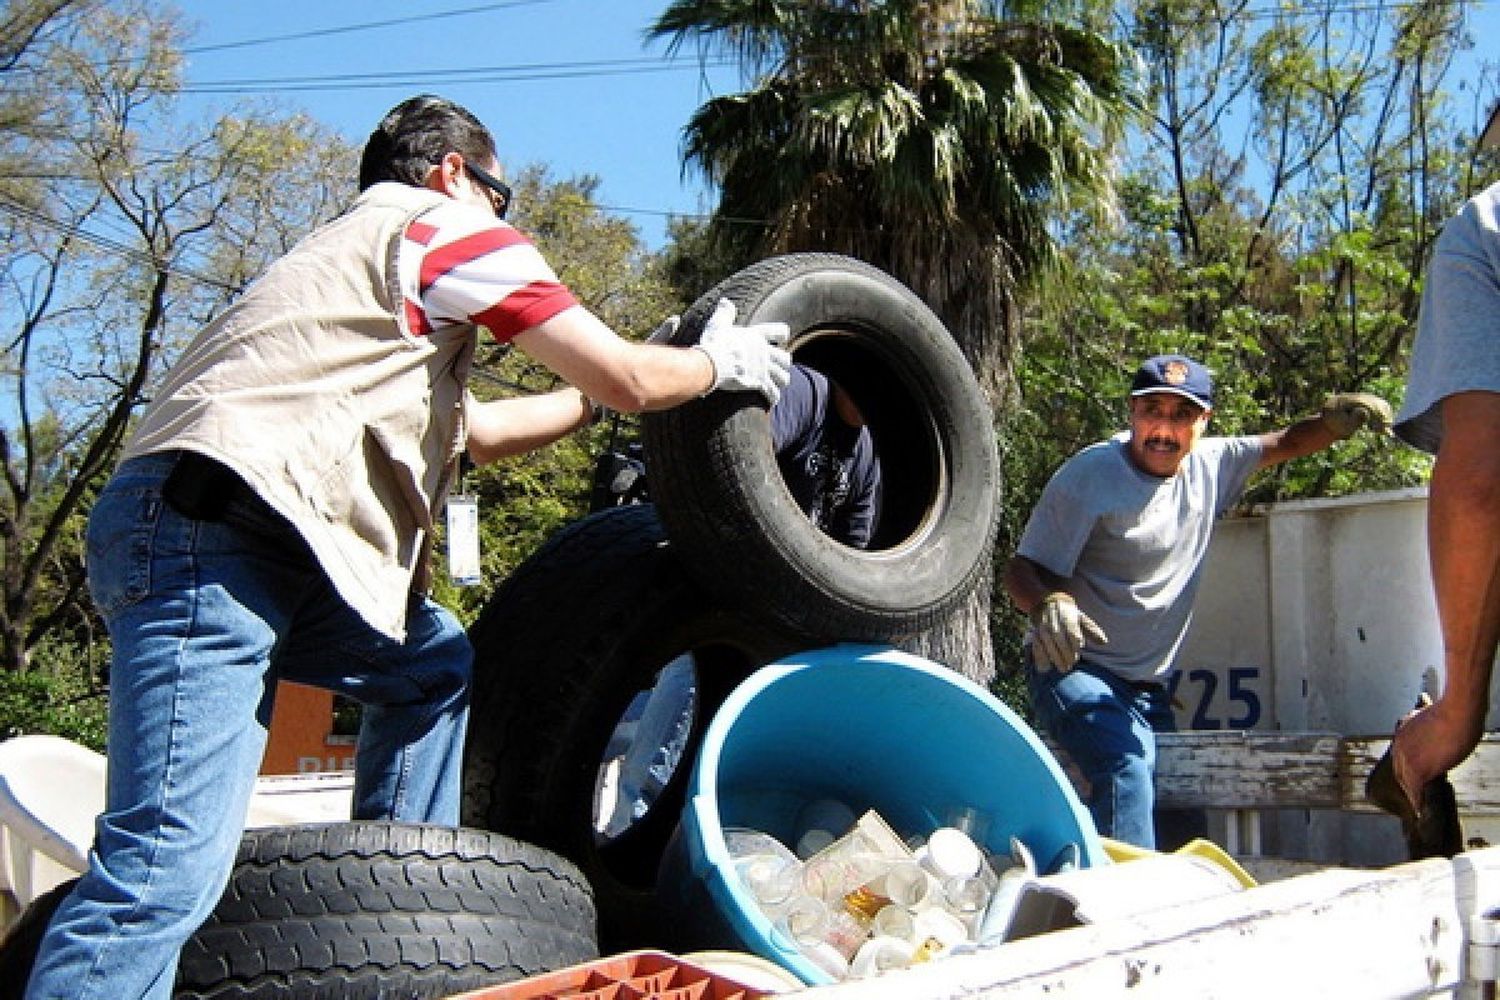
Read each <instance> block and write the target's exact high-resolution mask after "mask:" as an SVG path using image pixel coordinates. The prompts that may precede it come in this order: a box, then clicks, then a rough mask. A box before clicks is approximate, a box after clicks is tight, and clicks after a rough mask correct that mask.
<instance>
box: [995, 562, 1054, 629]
mask: <svg viewBox="0 0 1500 1000" xmlns="http://www.w3.org/2000/svg"><path fill="white" fill-rule="evenodd" d="M1001 580H1002V582H1003V583H1004V584H1005V592H1006V593H1007V594H1009V595H1010V600H1011V603H1012V604H1014V605H1015V606H1016V607H1017V608H1019V609H1020V610H1021V612H1022V613H1023V614H1026V615H1030V614H1031V613H1032V612H1033V611H1035V610H1036V609H1037V608H1038V607H1039V606H1041V603H1042V600H1043V599H1044V598H1046V596H1047V595H1048V594H1051V593H1054V592H1056V591H1058V590H1062V589H1063V587H1062V581H1061V580H1059V579H1058V578H1057V575H1056V574H1055V573H1052V572H1051V571H1050V570H1046V569H1043V568H1042V567H1041V566H1038V565H1037V564H1036V563H1034V562H1032V561H1031V560H1030V559H1027V558H1026V557H1025V556H1011V558H1010V562H1008V563H1006V564H1005V573H1004V574H1003V575H1002V577H1001Z"/></svg>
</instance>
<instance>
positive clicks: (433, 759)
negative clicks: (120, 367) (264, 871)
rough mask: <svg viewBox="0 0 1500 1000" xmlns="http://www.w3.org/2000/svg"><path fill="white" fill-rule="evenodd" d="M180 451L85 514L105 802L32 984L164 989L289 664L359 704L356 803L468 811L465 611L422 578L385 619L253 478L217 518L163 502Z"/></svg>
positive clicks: (234, 842) (141, 470)
mask: <svg viewBox="0 0 1500 1000" xmlns="http://www.w3.org/2000/svg"><path fill="white" fill-rule="evenodd" d="M177 458H178V454H177V453H168V454H161V455H152V456H147V457H144V458H138V459H133V460H131V461H129V462H127V463H125V464H124V465H122V466H121V467H120V469H119V470H118V471H117V472H116V473H115V476H114V478H113V479H112V480H111V481H110V483H109V485H108V486H107V487H106V488H105V490H104V492H103V493H102V494H101V495H100V497H99V499H98V501H97V503H96V504H95V505H94V510H93V513H92V515H91V517H90V520H89V528H88V548H87V558H88V571H89V587H90V590H91V591H92V593H93V597H94V601H95V603H96V604H97V605H98V607H99V610H100V611H101V613H102V614H103V615H104V618H105V621H106V622H107V623H108V626H109V633H110V638H111V640H112V641H113V643H114V660H113V664H112V666H111V669H110V717H109V767H108V778H107V792H106V804H105V809H104V812H103V813H102V814H101V815H100V816H99V819H98V821H97V822H96V825H95V835H94V849H93V852H92V853H91V854H90V857H89V870H88V871H87V872H86V873H85V874H84V875H83V877H82V878H81V879H80V880H79V882H78V885H77V887H76V888H75V889H74V890H73V892H72V893H71V894H70V895H69V896H68V897H67V898H66V899H65V900H64V901H63V903H62V905H61V906H60V907H59V908H58V910H57V913H56V915H55V916H54V917H53V919H52V923H51V926H50V928H49V929H48V931H47V935H46V937H45V938H44V940H43V942H42V946H41V949H40V952H39V954H38V957H37V962H36V967H35V969H34V971H33V973H32V978H31V982H30V987H29V989H28V990H27V993H26V996H27V998H28V1000H102V998H109V1000H135V998H142V1000H167V998H168V997H170V996H171V992H172V981H173V978H174V976H175V971H176V967H177V956H178V952H179V950H180V949H181V947H182V945H183V943H184V942H185V941H186V940H187V938H188V937H190V936H191V935H192V933H193V932H194V931H195V930H196V929H197V928H198V926H199V925H200V924H201V923H202V922H203V920H204V919H205V918H206V917H207V916H208V914H209V913H211V912H212V910H213V908H214V906H215V904H216V903H217V902H218V900H219V896H220V895H221V893H222V892H223V890H224V886H225V883H226V882H227V880H228V877H229V872H230V870H231V868H232V866H233V862H234V856H235V851H236V849H237V848H238V845H239V842H240V835H241V833H242V831H243V828H244V820H245V812H246V809H247V807H248V804H249V801H250V796H251V793H252V792H253V790H254V785H255V776H256V772H257V771H258V770H259V767H260V761H261V754H262V751H263V750H264V748H265V743H266V726H267V723H268V721H269V718H270V714H271V706H272V701H273V698H274V694H275V686H276V681H277V680H278V679H281V678H285V679H289V680H296V681H301V682H304V683H308V684H313V685H317V686H320V687H324V688H329V689H332V690H334V691H337V692H340V693H342V694H345V695H347V696H349V697H351V698H355V699H357V700H359V701H361V702H363V703H364V705H365V712H364V716H363V723H362V728H361V731H360V735H359V744H358V750H357V752H356V756H355V790H354V817H355V818H357V819H394V820H406V821H414V822H435V823H449V824H454V823H457V821H458V810H459V802H460V798H461V784H460V780H461V776H460V771H461V765H462V757H463V737H464V729H465V725H466V721H467V715H468V688H469V677H470V673H471V668H472V663H473V652H472V650H471V648H470V646H469V642H468V638H467V637H466V635H465V634H464V631H463V628H462V626H461V625H460V624H459V623H458V621H457V620H456V619H455V618H454V617H453V616H452V615H451V614H449V613H448V612H447V611H445V610H443V609H442V608H441V607H439V606H437V605H435V604H433V603H432V602H431V601H429V600H427V599H425V598H422V597H415V596H414V597H413V598H412V604H411V607H410V609H409V615H408V621H407V627H408V630H409V631H408V634H407V637H406V640H405V642H396V641H394V640H391V639H389V638H386V637H385V636H382V635H380V634H379V633H377V632H375V631H374V630H373V629H371V628H370V627H369V626H367V625H366V624H365V623H364V622H363V621H362V620H361V619H360V618H359V617H358V616H357V615H356V614H355V613H354V612H353V611H352V610H350V609H349V607H348V605H346V604H345V603H344V602H343V601H342V600H340V599H339V597H338V595H337V594H336V593H335V592H334V591H333V589H332V585H331V584H330V583H329V581H328V578H327V577H326V576H325V575H324V574H323V573H322V571H321V570H320V568H319V566H318V564H317V562H316V561H315V560H314V559H313V557H312V555H311V553H310V551H309V550H308V549H307V547H306V545H304V544H303V542H302V540H301V538H300V536H299V535H298V534H297V533H296V532H295V531H294V530H293V529H292V528H291V526H290V525H289V524H287V522H286V521H284V520H283V519H282V518H280V517H278V516H277V515H276V514H275V513H273V512H272V511H271V510H270V508H268V507H266V506H265V505H264V504H263V503H261V502H260V501H259V500H258V499H257V498H256V497H255V496H254V495H253V494H252V493H251V492H250V491H248V490H244V489H241V490H239V491H236V492H235V493H234V494H233V496H234V497H235V499H234V500H233V501H232V502H231V503H230V505H229V508H228V510H227V511H226V512H225V513H224V514H223V516H222V517H221V518H218V519H215V520H212V521H198V520H193V519H191V518H188V517H185V516H183V515H181V514H180V513H178V512H177V511H175V510H174V509H173V508H172V506H171V505H170V504H168V503H166V502H164V500H163V498H162V485H163V482H164V481H165V479H166V477H167V475H168V474H169V473H170V471H171V469H172V467H173V466H174V465H175V464H176V461H177Z"/></svg>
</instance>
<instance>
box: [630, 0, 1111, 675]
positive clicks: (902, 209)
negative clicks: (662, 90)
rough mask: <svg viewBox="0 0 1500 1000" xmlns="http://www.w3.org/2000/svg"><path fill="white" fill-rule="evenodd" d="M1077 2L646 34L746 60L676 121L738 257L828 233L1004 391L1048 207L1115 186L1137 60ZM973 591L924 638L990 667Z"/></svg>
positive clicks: (810, 6)
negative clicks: (738, 76) (725, 90)
mask: <svg viewBox="0 0 1500 1000" xmlns="http://www.w3.org/2000/svg"><path fill="white" fill-rule="evenodd" d="M1088 2H1089V0H1076V2H1075V0H1060V2H1056V3H1048V2H1046V0H1016V2H1014V3H1008V4H1001V3H997V2H995V0H941V2H917V0H676V2H673V3H671V4H670V5H669V6H668V7H667V9H666V10H665V11H664V12H663V13H662V14H661V16H660V17H659V18H658V19H657V21H656V23H655V24H654V25H653V26H652V27H651V29H650V30H649V32H648V34H649V36H650V37H652V38H666V39H668V40H669V47H670V50H671V51H673V52H675V51H677V50H678V49H679V48H680V47H681V46H683V45H684V44H686V43H688V42H690V41H691V42H695V43H696V44H697V45H698V48H699V51H700V53H701V54H702V55H703V56H705V57H706V56H710V55H729V56H731V57H734V58H737V59H738V60H739V61H740V64H741V66H742V68H743V70H744V71H745V74H746V76H747V77H749V78H753V79H755V80H756V81H757V82H756V84H755V86H754V88H753V89H751V90H749V91H747V92H745V93H741V94H733V95H729V96H725V97H718V98H714V99H712V100H710V101H708V102H707V103H706V104H704V105H703V106H702V107H700V108H699V109H698V110H697V112H696V113H695V114H694V115H693V117H692V119H691V120H690V121H689V123H688V125H687V126H686V128H685V129H684V158H685V161H686V163H687V164H688V165H690V166H694V167H696V168H698V169H700V170H701V171H703V172H704V174H705V175H706V176H707V177H708V178H709V180H710V181H711V182H713V183H715V184H716V185H717V186H718V187H719V189H720V192H721V200H720V202H719V205H718V208H717V209H716V211H715V213H714V217H713V219H712V220H711V222H710V224H709V232H710V235H711V238H712V239H713V241H714V243H715V244H716V245H717V246H719V247H720V248H721V249H723V250H724V251H725V252H727V253H728V254H729V255H730V257H731V259H733V260H737V261H740V262H749V261H751V260H754V259H758V258H760V257H764V256H768V255H771V254H778V253H788V252H793V251H803V250H823V251H829V252H835V253H844V254H848V255H850V256H853V257H858V258H860V259H863V260H866V261H868V262H870V263H872V264H875V265H876V266H878V267H880V268H882V269H884V270H885V271H887V272H889V273H890V274H892V275H894V276H895V277H897V278H898V279H900V280H901V281H902V282H904V283H905V284H906V285H907V286H908V287H910V288H911V289H912V290H913V291H914V292H916V293H917V294H918V295H919V296H921V297H922V298H923V299H924V300H925V301H926V302H927V304H928V305H929V306H931V307H932V309H933V310H934V312H936V313H937V314H938V316H939V317H941V318H942V320H943V321H944V323H945V324H946V325H947V327H948V329H949V330H950V331H951V332H952V334H953V336H954V337H955V339H956V340H957V342H958V344H959V346H960V348H961V349H962V350H963V351H964V354H965V355H966V357H967V358H968V359H969V362H970V364H971V365H972V366H973V368H974V371H975V373H976V375H978V377H979V381H980V384H981V385H982V386H984V388H985V389H986V391H987V392H988V393H989V394H990V398H991V401H992V404H993V405H994V406H995V407H996V409H997V412H998V411H1000V410H1001V409H1003V408H1007V407H1008V406H1009V405H1010V404H1011V403H1012V402H1014V400H1015V398H1016V395H1017V394H1016V391H1015V388H1014V379H1013V376H1012V374H1011V373H1012V369H1013V366H1014V362H1015V358H1016V352H1017V349H1018V346H1019V345H1018V343H1017V338H1018V331H1019V328H1020V324H1019V322H1018V299H1017V293H1018V291H1019V289H1020V288H1021V287H1022V286H1023V285H1024V283H1025V282H1026V281H1027V280H1028V279H1030V278H1032V277H1033V276H1035V275H1036V274H1038V273H1039V272H1040V271H1041V270H1042V269H1043V268H1044V267H1045V265H1046V264H1047V263H1048V262H1049V261H1051V260H1052V259H1053V257H1054V255H1055V244H1054V238H1053V226H1054V223H1056V222H1058V221H1060V220H1061V219H1062V218H1064V217H1065V216H1067V215H1069V214H1070V213H1074V212H1080V211H1082V212H1099V213H1102V212H1105V211H1107V207H1108V206H1109V204H1110V202H1111V199H1112V195H1113V189H1112V157H1111V153H1112V150H1113V148H1114V145H1115V143H1116V142H1117V141H1118V139H1119V137H1120V135H1121V133H1122V131H1123V128H1124V124H1125V121H1126V117H1127V114H1128V113H1129V108H1130V103H1131V102H1130V100H1129V93H1130V90H1129V88H1130V84H1131V78H1132V74H1131V73H1130V72H1129V67H1130V60H1129V57H1128V54H1127V53H1126V51H1125V50H1124V49H1122V48H1121V47H1120V46H1118V45H1116V44H1115V43H1113V42H1111V41H1109V40H1108V39H1106V38H1105V37H1103V36H1102V35H1101V34H1100V33H1098V32H1097V31H1094V30H1090V28H1089V27H1087V26H1085V25H1084V24H1083V21H1082V20H1081V18H1082V17H1083V15H1084V14H1086V13H1088V11H1087V10H1086V9H1085V8H1084V5H1086V4H1088ZM1098 16H1103V15H1102V13H1101V14H1099V15H1098ZM1070 17H1071V18H1073V20H1072V21H1071V22H1069V21H1067V20H1066V19H1067V18H1070ZM982 590H983V592H982V593H981V594H979V595H977V597H976V600H975V602H974V604H973V605H972V606H971V607H970V608H969V609H967V612H966V613H965V614H964V615H962V616H961V618H962V619H963V621H962V622H961V623H955V624H951V625H950V627H949V628H948V629H946V630H944V633H945V634H944V635H942V636H930V637H927V639H926V640H925V641H922V642H919V643H918V645H919V646H922V647H925V648H922V649H921V650H920V651H921V652H924V653H926V654H927V655H929V656H932V657H933V658H934V659H942V660H943V661H944V662H948V663H951V664H954V665H955V666H959V668H960V669H961V670H962V671H963V672H964V673H965V674H967V675H969V676H971V677H976V678H977V679H981V680H988V679H989V678H990V677H991V676H993V674H994V667H993V662H992V661H993V656H992V653H991V652H990V644H989V641H988V636H989V628H988V619H989V600H988V598H989V593H988V588H982ZM940 654H941V655H940ZM976 656H978V657H979V661H978V662H976V661H975V657H976Z"/></svg>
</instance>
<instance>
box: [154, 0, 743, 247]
mask: <svg viewBox="0 0 1500 1000" xmlns="http://www.w3.org/2000/svg"><path fill="white" fill-rule="evenodd" d="M663 6H664V3H663V2H662V0H508V2H507V0H500V2H496V0H488V2H486V0H408V2H405V3H402V4H400V5H396V4H385V3H380V4H375V3H371V2H370V0H295V2H294V0H259V2H257V3H243V2H235V0H179V3H178V7H179V8H180V9H181V10H182V11H183V13H184V15H185V17H186V20H187V22H188V24H189V26H190V27H192V28H193V34H192V35H191V36H190V37H189V39H188V40H187V42H186V45H185V47H186V50H187V66H186V80H187V84H188V86H189V88H191V89H193V90H194V91H195V92H197V91H201V90H203V89H210V90H212V91H214V93H212V94H202V93H200V94H199V95H198V96H196V97H194V101H195V102H205V104H206V105H207V107H209V108H223V107H227V106H228V105H230V104H231V103H233V102H235V101H238V100H243V99H245V98H247V97H254V98H256V99H261V98H266V97H270V98H274V99H275V100H276V101H278V102H279V103H281V104H282V105H284V106H286V107H288V108H292V109H300V110H305V111H307V112H308V113H310V114H311V115H312V116H313V117H315V118H317V119H318V120H320V121H322V122H324V123H325V124H327V125H329V126H331V127H333V128H335V129H337V130H338V131H339V132H340V133H341V134H343V135H344V137H345V138H347V139H348V140H349V141H350V142H353V143H355V144H356V145H358V144H361V143H363V141H364V137H365V136H366V135H368V134H369V131H370V129H371V127H372V126H373V125H374V124H375V122H376V121H377V120H378V119H379V118H380V116H381V115H382V114H383V113H384V112H385V111H386V110H387V109H388V108H389V107H390V106H392V105H393V104H395V103H397V102H398V101H400V100H402V99H403V98H405V97H408V96H411V95H412V94H414V93H419V92H422V91H431V92H434V93H439V94H442V95H443V96H445V97H450V98H452V99H454V100H456V101H458V102H459V103H461V104H463V105H465V106H466V107H468V108H469V109H470V110H472V111H473V112H474V113H475V114H477V115H478V116H479V117H480V118H481V119H483V120H484V122H485V123H486V124H487V125H489V127H490V129H491V131H493V132H494V133H495V139H496V143H497V144H498V146H499V149H500V159H501V163H502V164H504V165H505V166H506V167H507V168H510V169H514V168H516V167H519V166H522V165H525V164H528V163H544V164H546V165H548V166H549V167H550V169H551V171H552V175H553V178H554V179H563V178H567V177H572V176H575V175H579V174H586V173H587V174H595V175H597V176H598V177H599V178H600V179H601V182H602V186H601V188H600V190H599V193H598V198H599V201H600V203H601V204H602V205H605V206H608V207H610V208H611V209H613V210H617V211H618V210H621V209H630V210H632V211H628V212H621V213H620V214H625V215H627V216H628V217H629V218H630V219H631V221H633V222H634V223H636V225H637V226H638V227H639V228H640V230H641V235H642V237H643V238H645V239H646V241H647V242H648V243H649V244H650V245H652V246H656V245H659V244H660V242H661V241H662V238H663V234H664V231H665V230H664V227H665V222H666V219H665V213H669V212H670V213H693V212H698V211H705V210H707V208H709V207H711V205H710V203H709V202H708V201H707V200H706V199H707V194H706V188H705V186H704V185H703V183H702V182H701V180H700V179H699V178H697V177H690V178H687V179H684V178H683V177H682V175H681V158H680V139H681V130H682V126H683V125H684V124H685V123H686V122H687V120H688V118H689V117H690V116H691V115H692V113H693V111H694V110H695V109H696V108H697V107H698V106H699V105H700V104H702V103H703V102H704V101H705V100H707V99H708V98H710V97H712V96H714V95H716V94H722V93H732V92H736V91H738V90H739V89H741V86H740V80H739V77H738V74H737V72H736V71H734V70H732V69H728V68H724V67H717V68H710V69H707V70H703V69H702V68H701V67H700V65H699V62H698V60H697V58H696V54H695V53H692V52H686V51H685V52H684V53H683V54H681V55H679V57H678V58H676V59H675V60H672V61H670V62H669V61H667V59H666V45H665V44H664V43H662V42H655V43H651V44H650V45H648V44H647V43H646V42H645V38H644V35H645V29H646V27H647V26H648V25H649V24H650V23H651V21H652V20H653V19H654V18H655V16H656V15H657V14H658V13H659V12H660V11H661V10H662V8H663ZM393 22H399V23H393ZM342 29H354V30H342ZM244 42H257V43H258V44H249V45H246V44H237V43H244ZM621 60H628V61H629V64H626V65H621V64H619V63H618V61H621ZM605 63H615V65H612V66H611V65H600V64H605ZM346 74H347V75H348V76H349V77H351V79H346V80H343V81H338V82H339V83H340V84H341V85H338V86H334V85H332V84H333V83H334V81H331V80H330V79H329V78H330V77H336V76H342V75H346Z"/></svg>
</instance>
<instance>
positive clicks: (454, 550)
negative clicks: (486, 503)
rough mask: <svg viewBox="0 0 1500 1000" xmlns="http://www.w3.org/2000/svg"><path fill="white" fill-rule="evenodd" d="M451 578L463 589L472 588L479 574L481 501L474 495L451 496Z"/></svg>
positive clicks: (449, 535)
mask: <svg viewBox="0 0 1500 1000" xmlns="http://www.w3.org/2000/svg"><path fill="white" fill-rule="evenodd" d="M448 575H449V576H451V577H452V578H453V582H454V583H456V584H458V585H459V586H460V587H472V586H474V585H475V584H477V583H479V582H480V581H481V580H482V579H483V577H482V575H481V574H480V571H479V498H478V497H477V496H474V495H473V494H471V493H455V494H453V495H452V496H450V497H448Z"/></svg>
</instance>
